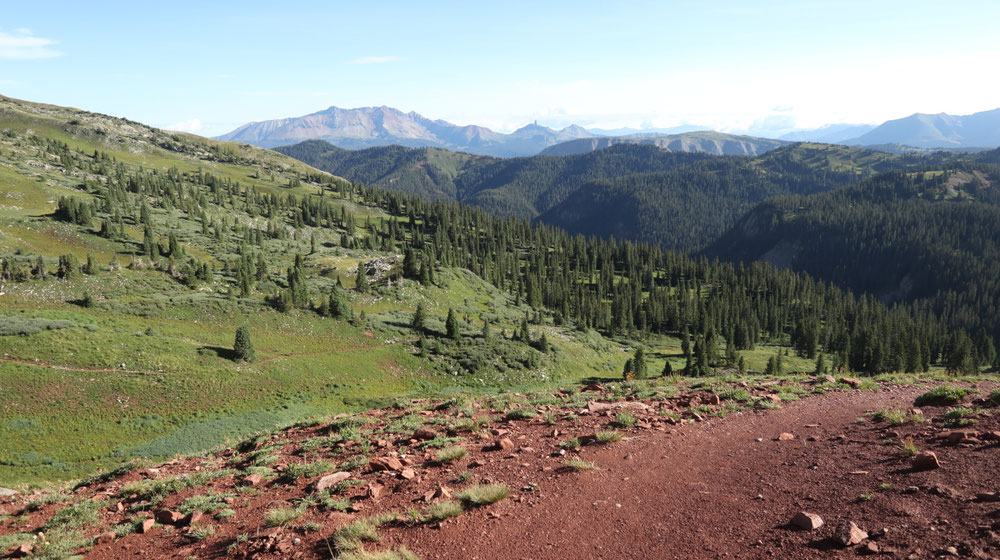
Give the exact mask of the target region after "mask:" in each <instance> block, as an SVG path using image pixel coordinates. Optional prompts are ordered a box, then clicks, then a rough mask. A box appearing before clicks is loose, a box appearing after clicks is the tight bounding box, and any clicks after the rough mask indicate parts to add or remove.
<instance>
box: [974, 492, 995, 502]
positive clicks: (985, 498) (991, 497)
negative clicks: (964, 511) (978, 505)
mask: <svg viewBox="0 0 1000 560" xmlns="http://www.w3.org/2000/svg"><path fill="white" fill-rule="evenodd" d="M976 501H977V502H1000V492H980V493H978V494H976Z"/></svg>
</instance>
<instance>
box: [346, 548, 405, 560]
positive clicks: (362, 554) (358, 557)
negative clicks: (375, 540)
mask: <svg viewBox="0 0 1000 560" xmlns="http://www.w3.org/2000/svg"><path fill="white" fill-rule="evenodd" d="M337 559H338V560H420V557H419V556H417V555H416V554H414V553H412V552H410V551H409V549H407V548H406V547H405V546H404V547H400V548H397V549H393V550H380V551H377V552H373V551H368V550H352V551H350V552H347V553H344V554H341V555H339V556H337Z"/></svg>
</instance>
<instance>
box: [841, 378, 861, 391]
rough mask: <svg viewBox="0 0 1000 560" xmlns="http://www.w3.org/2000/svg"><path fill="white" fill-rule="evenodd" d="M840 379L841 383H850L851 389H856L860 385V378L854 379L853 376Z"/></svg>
mask: <svg viewBox="0 0 1000 560" xmlns="http://www.w3.org/2000/svg"><path fill="white" fill-rule="evenodd" d="M840 381H841V383H846V384H848V385H850V386H851V388H853V389H857V388H858V387H861V380H860V379H855V378H854V377H841V378H840Z"/></svg>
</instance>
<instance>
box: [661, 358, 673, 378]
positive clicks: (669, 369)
mask: <svg viewBox="0 0 1000 560" xmlns="http://www.w3.org/2000/svg"><path fill="white" fill-rule="evenodd" d="M673 374H674V366H672V365H670V360H666V361H664V362H663V371H662V372H660V375H661V376H662V377H669V376H671V375H673Z"/></svg>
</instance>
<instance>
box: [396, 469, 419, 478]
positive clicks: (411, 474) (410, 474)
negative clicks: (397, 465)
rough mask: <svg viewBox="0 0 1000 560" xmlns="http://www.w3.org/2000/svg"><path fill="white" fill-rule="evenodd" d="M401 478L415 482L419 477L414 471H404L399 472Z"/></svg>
mask: <svg viewBox="0 0 1000 560" xmlns="http://www.w3.org/2000/svg"><path fill="white" fill-rule="evenodd" d="M399 476H401V477H403V478H405V479H406V480H413V478H414V477H416V476H417V473H416V471H414V470H413V469H403V470H401V471H399Z"/></svg>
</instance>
